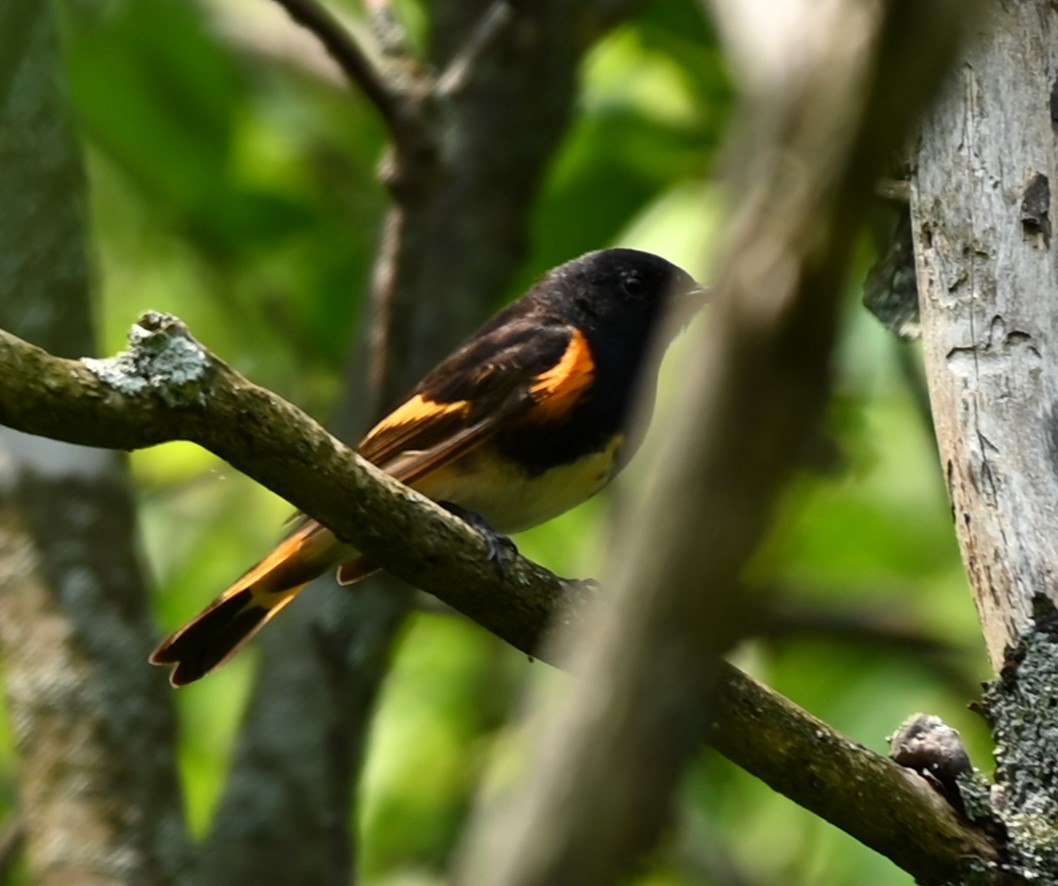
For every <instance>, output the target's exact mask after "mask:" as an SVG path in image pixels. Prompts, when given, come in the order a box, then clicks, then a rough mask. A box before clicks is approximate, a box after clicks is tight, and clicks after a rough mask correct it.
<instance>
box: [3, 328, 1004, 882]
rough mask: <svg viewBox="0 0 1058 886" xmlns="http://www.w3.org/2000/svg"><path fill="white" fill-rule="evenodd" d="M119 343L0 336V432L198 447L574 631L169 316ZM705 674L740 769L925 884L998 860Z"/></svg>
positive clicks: (393, 548) (509, 610)
mask: <svg viewBox="0 0 1058 886" xmlns="http://www.w3.org/2000/svg"><path fill="white" fill-rule="evenodd" d="M130 338H131V342H132V344H131V347H130V350H129V351H127V352H125V353H123V354H121V355H119V356H117V357H114V358H110V359H108V360H81V361H77V360H63V359H60V358H57V357H54V356H52V355H50V354H48V353H46V352H45V351H43V350H41V349H40V348H37V347H35V346H33V345H30V344H28V343H27V342H24V341H22V340H21V339H18V338H17V337H15V336H13V335H11V334H9V333H6V332H3V331H0V424H6V425H9V426H11V427H14V428H17V429H20V430H22V431H26V432H29V433H34V434H40V435H44V436H49V437H54V438H57V439H62V440H67V441H70V442H78V443H81V444H87V445H94V446H106V447H111V448H116V449H138V448H141V447H145V446H151V445H155V444H157V443H162V442H165V441H168V440H176V439H182V440H191V441H194V442H196V443H198V444H199V445H202V446H204V447H205V448H207V449H209V450H210V451H212V452H214V453H216V454H217V455H219V456H221V457H222V458H224V459H226V460H227V461H229V462H230V463H231V464H232V465H234V466H235V467H237V468H239V469H240V470H242V471H244V472H245V473H247V474H249V475H250V476H252V477H253V478H254V479H256V480H258V481H259V482H261V483H263V484H264V485H265V486H267V487H268V488H269V489H272V490H273V491H274V492H276V493H278V494H279V495H282V496H283V497H284V498H287V499H288V500H289V501H290V502H291V503H292V504H294V505H296V506H298V507H300V508H302V509H303V510H305V511H306V512H308V513H310V514H312V515H313V516H315V517H317V518H318V519H320V520H322V521H323V522H324V523H326V524H327V525H328V526H330V527H331V528H332V529H334V530H335V531H336V532H337V533H338V534H339V535H340V536H341V537H343V538H347V539H349V540H350V541H352V542H353V543H354V544H356V545H357V546H358V547H361V548H363V549H364V550H365V551H367V552H369V553H370V555H371V557H372V559H373V560H375V561H377V562H378V563H379V564H381V565H382V566H384V567H385V568H386V569H388V570H390V571H391V572H394V573H396V574H397V575H399V576H400V577H402V578H405V579H407V580H409V581H412V582H414V583H415V584H417V585H418V586H419V587H421V588H423V589H424V590H427V591H429V592H431V593H433V594H435V595H436V596H437V597H439V598H440V599H442V600H444V601H445V602H446V603H448V604H449V605H451V606H453V607H454V608H456V609H458V610H460V611H462V612H464V613H465V614H467V615H469V616H470V617H471V618H473V619H474V620H475V621H477V622H478V623H480V624H481V625H483V626H484V627H486V628H487V629H488V630H490V631H492V632H493V633H495V634H497V635H498V636H500V637H501V638H503V639H504V640H506V641H507V642H509V643H511V644H512V645H514V646H516V647H517V648H519V649H522V650H523V651H526V652H530V653H532V654H534V655H535V654H537V653H538V650H539V649H540V648H541V646H542V645H543V642H544V639H545V637H546V635H547V633H548V631H549V627H548V625H549V621H552V622H555V623H562V624H568V625H572V626H574V628H576V626H577V625H579V624H583V623H584V619H585V607H584V606H583V605H581V604H582V602H583V601H582V599H581V598H580V597H579V596H578V595H577V594H575V593H574V592H573V590H572V587H571V585H570V583H569V582H565V581H563V580H562V579H559V578H557V577H556V576H555V575H553V574H552V573H550V572H548V571H547V570H546V569H544V568H543V567H541V566H538V565H537V564H534V563H532V562H531V561H529V560H526V559H525V558H523V557H521V556H515V557H513V558H512V560H511V561H510V562H509V563H508V564H507V566H506V568H505V569H504V571H503V573H502V574H500V573H498V572H497V570H496V569H495V567H494V566H493V565H492V564H491V563H490V562H489V561H488V559H487V546H486V544H485V543H484V542H483V541H482V540H481V538H480V537H479V536H478V535H477V533H476V532H475V531H473V530H472V529H470V528H469V527H468V526H466V525H465V524H464V523H463V522H462V521H460V520H458V519H457V518H455V517H453V516H452V515H451V514H449V513H448V512H447V511H444V510H442V509H441V508H439V507H437V506H436V505H434V504H433V503H432V502H430V501H429V500H427V499H425V498H423V497H422V496H420V495H418V494H417V493H415V492H413V491H411V490H409V489H408V488H406V487H404V486H402V485H401V484H399V483H397V482H396V481H394V480H392V479H391V478H389V477H388V476H386V475H385V474H382V473H381V472H380V471H378V470H377V469H375V468H374V467H372V466H371V465H369V464H367V463H366V462H364V461H363V460H362V459H360V458H359V457H358V456H357V455H356V454H355V453H353V452H352V451H351V450H350V449H348V448H347V447H345V446H344V445H343V444H341V443H340V442H339V441H337V440H336V439H334V438H333V437H331V436H330V435H329V434H328V433H327V432H326V431H325V430H324V429H323V428H322V427H320V426H319V425H318V424H316V423H315V422H314V421H313V420H312V419H310V418H309V417H308V416H306V415H305V414H304V413H303V412H301V411H300V410H299V409H297V408H296V407H294V406H292V405H290V404H289V403H286V402H285V401H283V400H282V399H281V398H279V397H278V396H276V395H275V394H272V393H271V392H269V391H266V390H264V389H263V388H260V387H257V386H255V385H253V384H252V383H251V382H249V381H248V380H247V379H245V378H244V377H242V376H241V375H239V374H238V373H237V372H235V371H234V370H232V369H231V368H230V367H228V366H227V365H226V364H224V363H223V362H222V361H220V360H219V359H217V358H216V357H214V356H212V355H211V354H210V353H209V352H208V351H206V350H205V349H204V348H203V347H202V345H200V344H199V343H198V342H197V341H196V340H195V339H194V338H192V337H191V335H190V334H189V333H188V331H187V329H186V328H185V327H184V326H183V324H182V323H180V322H179V321H178V320H176V319H175V318H172V317H169V316H167V315H162V314H155V313H149V314H146V315H144V316H143V317H142V318H141V319H140V320H139V322H138V324H137V325H136V326H134V327H133V330H132V334H131V336H130ZM410 539H414V542H413V543H409V540H410ZM717 679H718V689H717V693H716V696H715V697H712V698H710V699H709V717H708V721H709V722H708V727H707V729H708V731H707V734H706V735H704V736H703V738H704V739H705V740H707V741H709V742H710V743H712V744H713V745H714V746H716V747H717V748H718V749H719V750H720V751H721V752H722V753H724V754H725V755H726V756H728V757H729V758H730V759H731V760H732V761H733V762H735V763H736V764H737V765H740V766H742V767H743V768H745V769H747V770H748V771H749V772H752V773H754V774H756V775H758V776H759V777H760V778H762V779H764V780H765V781H766V782H767V783H768V784H770V785H771V786H772V787H774V788H775V789H776V790H778V791H780V792H782V793H784V794H786V795H787V796H789V797H790V798H791V799H793V800H794V801H795V802H797V803H799V804H801V805H803V806H805V807H806V808H809V809H811V810H813V811H815V812H817V813H818V814H820V815H822V816H824V817H825V818H827V819H828V820H830V821H831V822H833V823H834V824H835V825H837V826H838V827H841V828H843V829H844V830H846V831H848V832H849V833H850V834H852V835H853V836H855V837H857V838H858V839H860V840H862V841H863V842H865V843H867V844H868V845H870V846H873V847H874V848H876V849H878V851H880V852H883V853H884V854H886V855H888V856H889V857H891V858H894V859H896V860H898V861H899V863H900V864H902V865H903V866H904V867H906V868H907V869H908V870H913V871H916V872H923V873H928V874H929V875H930V877H929V879H933V880H937V879H940V878H941V875H953V874H954V872H955V871H956V870H957V869H958V866H959V863H960V860H961V859H962V858H963V857H964V856H973V857H976V858H980V859H985V860H994V859H995V857H996V850H995V848H994V847H993V846H992V844H991V843H990V842H989V840H988V839H987V838H986V837H985V836H984V835H983V834H982V833H981V832H979V831H978V830H976V829H975V828H973V827H971V826H970V825H968V824H967V823H966V822H965V821H964V820H963V819H962V818H960V817H959V816H958V815H957V814H956V813H955V811H954V810H952V809H951V808H950V807H949V806H947V805H946V804H945V803H944V802H943V801H941V800H940V799H939V798H938V797H937V796H936V795H935V794H934V793H933V792H932V791H931V790H930V789H929V788H928V787H927V786H926V783H925V782H924V781H922V780H921V779H920V778H919V777H918V776H916V775H914V774H912V773H908V772H907V771H906V770H904V769H901V768H900V767H899V766H897V765H896V764H895V763H893V762H892V761H890V760H888V759H886V758H884V757H881V756H879V755H877V754H874V753H873V752H871V751H869V750H867V749H865V748H862V747H860V746H859V745H856V744H854V743H852V742H850V741H849V740H848V739H847V738H845V737H843V736H842V735H840V734H839V733H837V732H836V731H834V730H833V729H831V728H830V727H829V726H827V725H826V724H825V723H822V722H821V721H819V720H817V719H816V718H814V717H812V716H811V715H809V714H807V713H806V712H805V711H803V710H801V709H800V708H798V707H797V706H796V705H794V704H793V703H792V702H790V701H788V700H786V699H784V698H783V697H782V696H780V695H778V694H776V693H774V692H772V691H771V690H769V689H767V688H765V687H763V686H761V685H760V684H758V683H756V682H755V681H754V680H753V679H752V678H750V677H748V676H747V675H745V674H743V673H741V672H740V671H738V670H737V669H735V668H733V667H731V666H729V665H721V666H720V668H719V671H718V677H717ZM705 695H706V693H705V690H704V689H703V703H704V702H705Z"/></svg>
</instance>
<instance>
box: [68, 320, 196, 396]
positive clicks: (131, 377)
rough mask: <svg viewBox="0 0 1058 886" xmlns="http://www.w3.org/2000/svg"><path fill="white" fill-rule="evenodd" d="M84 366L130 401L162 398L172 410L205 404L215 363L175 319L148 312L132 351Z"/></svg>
mask: <svg viewBox="0 0 1058 886" xmlns="http://www.w3.org/2000/svg"><path fill="white" fill-rule="evenodd" d="M81 363H82V364H83V365H84V366H85V367H86V368H87V369H88V371H89V372H91V373H92V374H93V375H95V376H96V378H98V379H99V380H100V381H101V382H103V383H104V384H106V385H108V386H110V387H112V388H114V389H115V390H116V391H118V392H120V393H122V394H126V395H137V394H143V393H144V392H147V391H151V392H154V393H157V395H158V396H159V397H160V398H161V399H162V401H163V402H164V403H165V404H166V405H167V406H172V407H182V406H191V405H193V404H200V403H202V402H204V400H205V388H206V380H207V378H208V377H209V373H210V369H211V368H212V365H213V364H212V358H210V356H209V355H208V354H207V353H206V350H205V348H203V347H202V345H200V344H199V343H198V342H197V341H196V340H195V338H194V336H192V335H191V333H190V332H189V331H188V328H187V327H186V326H185V325H184V323H183V322H182V321H181V320H180V319H178V318H177V317H174V316H173V315H172V314H166V313H162V312H160V311H147V312H146V313H145V314H143V315H141V316H140V318H139V319H138V320H137V321H136V323H135V325H133V327H132V328H131V329H130V330H129V348H128V350H127V351H122V352H121V353H120V354H117V355H116V356H114V357H108V358H106V359H104V360H97V359H94V358H91V357H85V358H83V359H82V360H81Z"/></svg>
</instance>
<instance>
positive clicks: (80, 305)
mask: <svg viewBox="0 0 1058 886" xmlns="http://www.w3.org/2000/svg"><path fill="white" fill-rule="evenodd" d="M60 85H61V64H60V58H59V53H58V47H57V44H56V37H55V32H54V26H53V22H52V20H51V5H50V4H47V3H40V4H38V3H27V2H21V3H8V4H3V5H2V6H0V194H2V195H3V198H2V200H3V211H2V212H0V323H2V324H3V325H4V326H6V327H8V328H11V329H16V330H18V331H20V332H21V333H22V334H23V335H26V336H27V337H30V338H32V339H33V340H34V341H36V342H38V343H40V344H42V345H44V346H46V347H48V348H51V349H53V350H55V351H57V352H59V353H67V354H85V353H90V352H91V351H92V349H93V342H92V327H91V320H90V311H89V297H88V292H89V282H90V280H89V272H88V263H87V260H86V257H85V251H84V240H85V228H84V218H83V212H82V204H83V199H84V193H83V192H84V177H83V173H82V168H81V158H80V153H79V150H78V148H77V146H76V143H75V142H74V140H73V137H72V133H71V131H70V129H69V127H68V125H67V120H66V107H65V97H64V95H63V93H62V91H61V88H60ZM9 371H11V370H9ZM153 634H154V631H153V629H152V626H151V624H150V619H149V616H148V612H147V607H146V583H145V579H144V575H143V572H142V569H141V564H140V560H139V556H138V551H137V532H136V526H135V517H134V504H133V500H132V496H131V490H130V486H129V482H128V476H127V471H126V467H125V462H124V459H123V458H122V457H120V456H119V455H117V454H115V453H109V452H101V451H99V450H92V449H85V448H82V447H79V446H73V445H68V444H66V443H58V442H54V441H51V440H43V439H40V438H34V437H30V436H28V435H25V434H20V433H17V432H14V431H10V430H8V429H4V428H0V650H2V652H3V658H4V690H5V692H6V695H7V704H8V712H9V717H10V722H11V724H12V728H13V731H14V735H15V741H16V745H17V749H18V765H19V797H20V802H21V803H22V806H23V818H24V822H25V834H26V849H27V853H28V869H29V872H30V876H31V877H32V879H33V882H34V883H39V884H43V886H47V884H53V883H54V884H60V883H61V884H66V883H78V884H82V883H83V884H95V883H99V884H102V883H106V884H116V883H127V884H141V883H143V884H170V883H180V882H190V866H189V862H190V856H189V852H188V844H187V837H186V834H185V832H184V825H183V810H182V806H181V802H180V795H179V791H178V785H177V779H176V770H175V765H176V764H175V740H174V722H173V717H172V709H171V699H170V698H169V697H168V693H167V692H166V689H165V686H164V682H163V681H160V680H159V679H158V678H157V675H152V674H149V673H148V672H147V671H146V670H145V669H144V667H143V656H144V655H145V654H146V652H147V651H148V650H149V649H150V645H151V640H152V636H153Z"/></svg>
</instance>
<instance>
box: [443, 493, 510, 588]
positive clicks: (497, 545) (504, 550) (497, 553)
mask: <svg viewBox="0 0 1058 886" xmlns="http://www.w3.org/2000/svg"><path fill="white" fill-rule="evenodd" d="M438 504H439V505H440V506H441V507H442V508H444V509H445V510H446V511H448V513H450V514H453V515H455V516H456V517H458V518H459V519H460V520H462V521H463V522H464V523H466V524H467V525H468V526H469V527H470V528H471V529H473V530H475V531H476V532H477V533H478V535H480V536H481V537H482V539H484V541H485V544H486V545H488V549H489V553H488V560H489V562H490V563H491V564H492V565H493V566H494V567H495V568H496V571H497V572H498V573H499V574H500V575H503V574H504V572H505V571H506V569H507V564H508V563H510V562H511V560H512V559H513V558H514V557H515V556H517V554H518V546H517V545H516V544H515V543H514V542H513V541H511V540H510V539H509V538H508V537H507V536H506V535H501V534H500V533H498V532H497V531H496V530H495V529H493V528H492V527H491V526H489V524H488V523H486V522H485V520H484V518H483V517H482V516H481V515H480V514H477V513H475V512H474V511H470V510H467V509H466V508H464V507H462V506H461V505H457V504H453V503H452V502H450V501H439V502H438Z"/></svg>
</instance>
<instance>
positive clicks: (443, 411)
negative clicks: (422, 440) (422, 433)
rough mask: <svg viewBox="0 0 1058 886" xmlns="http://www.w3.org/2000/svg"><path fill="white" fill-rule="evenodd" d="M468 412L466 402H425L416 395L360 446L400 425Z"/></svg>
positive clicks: (373, 429)
mask: <svg viewBox="0 0 1058 886" xmlns="http://www.w3.org/2000/svg"><path fill="white" fill-rule="evenodd" d="M469 411H470V403H469V401H467V400H456V401H454V402H452V403H435V402H433V400H426V399H425V398H424V397H423V395H422V394H416V395H415V396H414V397H412V398H411V399H410V400H408V401H407V402H406V403H403V404H401V405H400V406H398V407H397V408H396V409H394V410H393V411H392V412H391V413H390V414H389V415H387V416H386V417H385V418H384V419H382V421H380V422H379V423H378V424H377V425H375V426H374V427H373V428H372V429H371V431H370V433H368V435H367V436H366V437H365V438H364V442H363V443H361V444H360V445H361V446H364V445H366V444H367V443H368V442H369V441H370V440H371V438H372V437H375V436H377V435H378V434H380V433H383V432H385V431H390V430H393V428H398V427H400V426H401V425H406V424H410V423H412V422H422V421H427V420H429V419H436V418H440V417H441V416H442V415H449V414H450V413H453V412H455V413H464V414H465V413H467V412H469Z"/></svg>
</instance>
